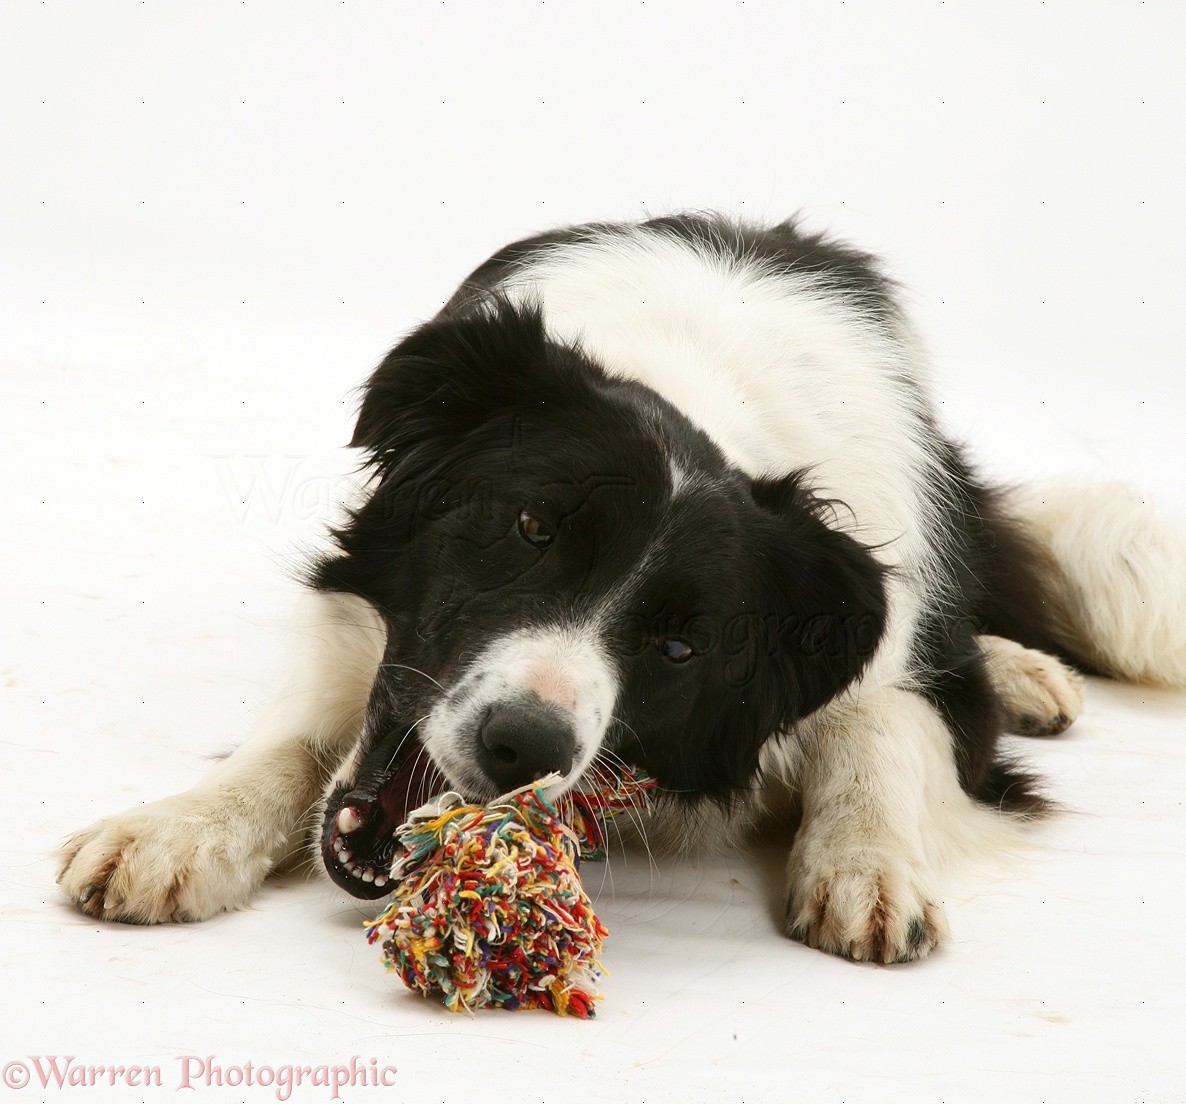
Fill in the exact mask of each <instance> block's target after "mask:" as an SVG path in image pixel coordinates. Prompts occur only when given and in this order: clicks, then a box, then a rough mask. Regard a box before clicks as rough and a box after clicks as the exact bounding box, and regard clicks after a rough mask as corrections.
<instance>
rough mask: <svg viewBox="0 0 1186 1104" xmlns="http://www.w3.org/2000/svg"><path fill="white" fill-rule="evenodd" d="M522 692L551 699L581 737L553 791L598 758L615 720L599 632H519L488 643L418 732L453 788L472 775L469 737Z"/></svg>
mask: <svg viewBox="0 0 1186 1104" xmlns="http://www.w3.org/2000/svg"><path fill="white" fill-rule="evenodd" d="M525 694H533V695H535V696H537V697H540V698H542V699H543V700H545V701H550V702H551V703H552V704H553V705H554V706H555V707H556V708H558V709H560V710H561V711H562V712H563V714H564V715H565V716H566V717H567V718H568V719H569V721H570V722H571V723H572V726H573V731H574V732H575V734H576V748H575V750H574V752H573V765H572V769H571V770H570V771H569V772H568V774H567V775H565V777H564V778H563V780H562V781H560V782H558V783H556V785H555V786H554V787H552V788H551V789H550V790H549V793H550V795H552V796H556V795H558V794H560V793H563V791H564V790H565V789H567V788H568V787H569V786H570V785H572V783H573V782H574V781H575V780H576V779H578V778H580V776H581V774H582V773H584V771H585V770H586V768H587V767H588V766H589V764H590V763H592V762H593V759H594V758H595V757H596V755H597V752H598V750H599V749H600V748H601V742H602V739H603V737H604V735H605V731H606V729H607V728H608V727H609V723H610V719H611V717H612V715H613V709H614V702H615V701H616V700H617V696H618V675H617V672H616V670H615V668H614V665H613V663H612V662H611V660H610V657H609V655H608V653H607V652H606V649H605V647H604V646H603V645H602V643H601V640H600V637H599V635H598V633H597V630H596V628H595V626H592V625H558V626H554V627H552V628H533V629H521V630H517V631H515V632H512V633H509V634H507V635H506V636H503V637H501V638H499V639H497V640H494V641H492V642H491V644H490V645H489V647H487V648H486V649H485V650H484V651H482V652H481V654H479V655H478V656H477V657H476V658H475V659H474V661H473V662H472V663H471V664H470V665H469V666H468V667H467V668H466V672H465V674H464V675H463V676H462V677H461V679H460V680H459V681H458V682H457V684H456V685H455V686H453V687H452V688H451V689H449V690H448V691H447V692H446V693H445V694H444V696H443V697H442V698H441V699H440V701H439V702H438V703H437V704H436V705H435V706H434V707H433V710H432V712H431V713H430V714H429V715H428V718H427V719H426V720H425V721H424V723H423V724H422V725H421V726H420V728H419V730H418V731H419V734H420V739H421V741H422V742H423V743H424V746H425V747H426V748H427V749H428V752H429V754H430V755H431V756H432V758H433V760H434V761H435V762H436V764H437V765H438V766H439V767H440V768H441V769H442V770H443V771H444V772H445V774H447V775H448V776H449V778H450V779H452V780H453V781H454V782H455V783H458V784H460V783H462V782H463V781H464V780H469V779H471V776H473V774H474V765H473V750H472V748H470V747H469V746H468V743H467V738H466V736H465V734H466V733H467V732H472V731H473V730H474V729H475V727H476V719H477V718H478V717H479V716H480V715H481V714H482V713H483V712H484V711H485V710H486V709H487V708H489V707H490V706H492V705H495V704H497V703H499V702H505V701H508V700H511V699H514V698H518V697H522V696H523V695H525Z"/></svg>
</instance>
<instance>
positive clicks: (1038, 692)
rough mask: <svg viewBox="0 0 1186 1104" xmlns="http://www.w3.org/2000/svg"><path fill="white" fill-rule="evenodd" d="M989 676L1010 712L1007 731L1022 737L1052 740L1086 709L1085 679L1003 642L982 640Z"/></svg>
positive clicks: (1055, 662) (993, 638) (989, 638)
mask: <svg viewBox="0 0 1186 1104" xmlns="http://www.w3.org/2000/svg"><path fill="white" fill-rule="evenodd" d="M979 643H980V650H981V651H982V652H983V653H984V658H985V659H986V660H987V662H988V674H989V677H990V678H991V679H992V682H993V685H994V686H995V687H996V689H997V693H998V695H999V696H1000V700H1001V702H1002V704H1003V705H1004V707H1005V709H1006V710H1007V713H1008V715H1007V717H1006V727H1007V729H1008V731H1010V732H1016V733H1019V734H1021V735H1024V736H1049V735H1053V734H1054V733H1057V732H1062V731H1063V730H1064V729H1065V728H1067V727H1069V726H1070V725H1071V724H1073V723H1074V721H1075V718H1076V717H1078V716H1079V714H1080V712H1081V711H1082V709H1083V676H1082V675H1080V674H1079V673H1078V672H1077V671H1072V670H1071V669H1070V668H1069V667H1068V666H1067V665H1066V664H1065V663H1061V662H1059V661H1058V660H1057V659H1055V658H1054V656H1051V655H1047V654H1046V653H1045V652H1038V651H1035V650H1034V649H1033V648H1023V647H1022V646H1021V645H1020V644H1018V643H1017V641H1015V640H1006V639H1005V638H1004V637H1001V636H981V637H980V638H979Z"/></svg>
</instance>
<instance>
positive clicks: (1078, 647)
mask: <svg viewBox="0 0 1186 1104" xmlns="http://www.w3.org/2000/svg"><path fill="white" fill-rule="evenodd" d="M1009 504H1010V506H1011V508H1012V509H1013V511H1014V512H1015V513H1016V515H1017V516H1018V517H1019V518H1020V519H1021V521H1022V522H1023V523H1024V524H1025V525H1026V526H1027V527H1028V528H1029V530H1030V532H1031V534H1032V536H1033V537H1034V538H1035V539H1036V541H1037V543H1038V544H1039V546H1040V547H1041V548H1043V549H1044V550H1045V551H1046V553H1047V554H1048V557H1049V570H1048V572H1047V574H1046V582H1047V585H1048V589H1049V593H1050V598H1051V601H1052V602H1053V603H1054V607H1055V613H1056V615H1057V617H1058V621H1059V629H1060V631H1061V634H1062V636H1063V638H1064V640H1065V641H1066V643H1067V644H1068V645H1069V646H1070V647H1071V648H1072V649H1073V650H1074V651H1075V652H1077V653H1078V654H1079V655H1082V656H1084V657H1085V658H1087V659H1088V660H1090V661H1091V663H1092V664H1093V665H1094V666H1095V667H1096V668H1097V669H1099V670H1100V671H1102V672H1104V673H1105V674H1109V675H1113V676H1114V677H1116V678H1122V679H1128V680H1130V681H1132V682H1147V683H1153V684H1155V685H1160V686H1173V687H1186V529H1184V528H1183V526H1182V525H1180V524H1176V523H1174V522H1171V521H1169V520H1168V519H1165V518H1161V517H1159V516H1158V515H1157V514H1156V513H1155V512H1154V510H1153V509H1152V507H1151V506H1150V505H1149V504H1148V503H1147V502H1145V501H1144V500H1143V499H1142V498H1141V496H1140V494H1139V493H1138V492H1137V491H1135V490H1133V489H1132V488H1131V487H1126V486H1124V485H1123V484H1119V483H1111V484H1103V485H1100V484H1084V483H1074V482H1068V483H1060V484H1056V485H1053V486H1038V487H1025V488H1021V489H1019V490H1016V491H1014V492H1013V493H1012V495H1011V497H1010V502H1009Z"/></svg>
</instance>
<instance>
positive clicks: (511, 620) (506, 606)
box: [312, 298, 885, 801]
mask: <svg viewBox="0 0 1186 1104" xmlns="http://www.w3.org/2000/svg"><path fill="white" fill-rule="evenodd" d="M353 444H354V445H356V446H357V447H360V448H363V449H365V450H366V452H367V455H368V458H369V463H370V465H371V466H372V468H373V469H374V472H375V475H376V477H377V479H378V485H377V489H376V490H375V492H374V493H373V494H372V496H371V497H370V499H369V501H367V502H366V503H365V504H364V505H363V506H362V507H361V508H359V509H358V510H356V511H355V513H354V514H353V516H352V517H351V519H350V521H349V523H348V524H346V525H345V526H343V527H342V528H341V529H340V530H339V531H338V532H337V534H336V536H337V541H338V545H339V552H338V553H337V554H334V555H330V556H326V557H324V558H322V559H321V560H319V561H318V562H317V563H316V565H315V567H314V570H313V573H312V582H313V583H314V585H316V586H318V587H320V588H323V589H329V590H341V591H346V592H349V593H353V594H358V595H361V596H362V597H364V598H367V599H368V600H369V601H371V602H372V603H374V604H375V606H376V607H377V608H378V609H379V610H380V611H382V613H383V615H384V617H385V619H386V621H387V625H388V631H389V636H390V640H391V645H390V648H391V650H392V651H393V654H398V656H399V658H400V662H401V663H403V664H407V665H409V666H412V667H416V668H418V669H419V670H421V671H424V672H427V673H428V674H430V675H431V676H432V677H433V678H434V679H436V680H437V681H438V682H446V681H447V680H449V679H452V678H455V677H456V676H457V675H458V674H459V673H460V672H461V671H462V670H463V669H464V665H465V661H466V659H465V657H467V656H472V655H473V654H475V653H476V652H477V651H478V650H479V649H480V648H481V646H482V645H483V644H484V643H486V642H487V641H488V640H489V639H491V638H492V637H493V636H495V635H497V634H499V633H505V632H507V631H508V630H511V629H514V628H519V627H523V626H529V625H533V624H547V623H549V622H553V621H556V620H559V619H562V618H568V619H571V618H573V617H580V616H581V615H588V616H593V615H594V614H595V613H598V615H599V616H600V617H601V618H602V624H603V631H604V632H605V635H606V638H607V640H608V641H609V642H610V645H611V647H612V650H613V654H614V657H615V662H616V664H617V666H618V669H619V678H620V681H621V693H620V698H619V703H618V705H617V707H616V722H617V723H616V728H615V730H614V732H615V734H616V738H617V741H618V745H619V750H620V752H621V754H623V755H624V756H625V757H627V758H629V759H631V760H633V761H635V762H636V763H637V764H638V765H639V766H641V767H643V768H645V769H647V770H649V771H650V772H651V773H652V774H653V775H654V776H655V777H656V778H657V779H658V780H659V782H660V784H661V785H662V786H663V787H664V788H665V789H666V790H668V791H670V792H672V793H678V794H682V795H687V796H691V797H710V798H714V799H718V800H722V801H727V800H728V799H729V798H730V797H731V796H732V795H733V794H734V793H736V792H737V791H739V790H745V789H748V788H749V787H750V786H751V785H752V783H753V780H754V776H755V773H756V770H757V762H758V753H759V751H760V749H761V746H762V744H763V743H764V742H765V741H766V739H767V738H768V737H769V736H770V735H771V733H773V732H776V731H779V730H782V729H785V728H786V727H788V726H789V725H791V724H793V722H794V721H795V720H797V719H798V718H799V717H802V716H804V715H806V714H807V713H809V712H811V711H812V710H814V709H816V708H817V707H818V706H820V705H822V704H823V703H824V702H825V701H827V700H828V699H829V698H831V697H833V696H834V695H835V694H836V693H838V692H839V691H840V690H841V689H842V688H843V687H844V686H846V685H847V684H848V683H850V682H851V681H852V680H853V679H854V678H856V677H857V676H858V675H859V673H860V671H861V670H862V668H863V667H864V665H865V663H866V662H867V660H868V659H869V657H870V656H871V654H872V653H873V651H874V650H875V648H876V645H877V643H878V640H879V639H880V634H881V631H882V622H883V619H884V614H885V602H884V593H883V586H882V569H881V567H880V566H879V565H878V563H877V561H876V560H875V559H874V557H873V556H872V555H871V553H870V552H869V551H868V550H867V549H865V548H863V547H862V546H861V545H860V544H859V543H858V542H857V541H855V540H854V539H853V538H852V537H850V536H847V535H845V534H843V533H841V532H839V531H838V530H836V529H834V528H832V527H831V526H830V525H829V524H828V523H827V520H826V518H827V508H826V505H825V504H822V503H820V502H818V501H816V500H815V498H814V497H813V496H812V495H811V493H810V491H809V490H808V489H807V486H806V483H805V481H804V480H803V478H802V475H801V474H800V475H794V476H790V477H788V478H785V479H781V480H778V481H758V482H754V481H752V480H750V479H749V478H747V477H746V476H744V475H743V474H741V473H740V472H738V471H736V470H735V469H733V468H731V467H730V466H729V465H728V464H726V462H725V461H724V459H723V457H722V456H721V454H720V452H719V450H718V449H717V448H716V447H715V446H714V445H713V444H712V442H711V441H709V439H708V438H707V437H706V436H705V435H704V434H703V433H702V432H701V431H700V430H698V429H696V428H695V427H694V426H692V424H691V423H690V422H688V420H687V419H686V418H685V417H684V416H683V415H682V414H680V413H679V412H678V411H676V410H675V409H674V408H673V407H672V406H670V404H668V403H666V402H664V401H663V400H662V399H660V398H659V397H658V396H657V395H655V394H654V393H653V392H651V391H649V390H648V389H646V388H644V387H642V386H640V385H638V384H633V383H629V382H622V381H620V380H615V379H611V378H610V377H608V376H607V375H606V374H605V373H604V372H602V371H601V370H600V369H599V368H598V367H597V366H596V365H595V364H593V363H591V362H590V361H588V359H587V358H585V357H584V356H583V355H582V354H581V353H580V352H578V351H577V350H575V349H572V348H568V347H565V346H562V345H559V344H556V343H554V342H551V341H549V340H548V339H547V338H546V336H545V333H544V328H543V324H542V320H541V318H540V317H539V315H538V313H536V312H534V311H532V310H524V309H516V308H514V307H512V306H510V305H509V304H507V303H505V302H502V301H499V300H497V299H489V298H488V299H487V300H486V301H485V302H484V303H483V304H482V305H481V306H480V308H476V309H471V310H468V311H464V312H460V313H450V312H447V313H445V314H443V315H441V316H440V317H438V318H437V319H436V320H434V321H432V322H430V323H428V324H426V325H424V326H422V327H421V328H420V329H419V330H417V331H416V332H415V333H413V334H412V335H411V336H410V337H408V338H407V339H406V340H405V341H404V342H402V343H401V344H400V345H399V346H397V348H396V349H395V350H393V351H392V353H391V354H390V355H389V356H388V357H387V358H386V360H384V362H383V363H382V364H381V365H380V367H379V368H378V370H377V371H376V372H375V373H374V375H373V376H372V377H371V380H370V382H369V383H368V385H367V388H366V394H365V398H364V400H363V404H362V408H361V412H360V414H359V419H358V425H357V428H356V431H355V435H354V440H353ZM673 458H676V459H678V461H679V462H680V463H681V464H683V465H685V466H686V467H687V469H688V470H689V471H692V472H695V473H697V475H698V477H699V478H700V479H701V480H702V482H701V483H700V484H699V485H698V489H697V491H696V493H694V494H685V495H680V496H678V497H676V498H674V499H673V498H672V496H671V493H670V475H669V463H670V462H671V460H672V459H673ZM525 506H528V507H530V508H531V510H532V511H533V513H535V514H537V515H538V516H540V517H541V518H543V519H545V520H546V521H548V522H549V523H550V524H551V525H552V526H553V527H554V528H555V529H556V531H557V533H558V538H557V540H556V544H555V547H554V548H550V549H549V550H548V551H547V552H546V553H544V554H542V555H541V554H540V553H538V552H537V551H536V550H534V549H533V548H531V547H530V546H528V545H527V544H526V543H525V542H524V541H523V540H522V539H520V537H519V536H518V535H517V533H516V531H515V528H516V525H515V523H516V519H517V517H518V515H519V512H520V509H521V508H523V507H525ZM644 551H646V552H647V554H648V557H649V558H648V563H649V567H648V568H647V570H645V571H644V572H642V573H641V574H640V575H638V576H637V577H634V576H633V575H632V573H633V572H634V571H635V568H636V565H637V564H638V563H639V562H641V560H642V558H643V553H644ZM628 578H629V579H632V583H631V585H630V587H629V588H628V591H627V592H626V593H621V589H622V585H623V581H624V580H626V579H628ZM607 603H608V608H607ZM672 633H678V634H679V635H681V636H683V637H686V638H687V639H689V640H690V641H691V642H692V643H693V644H694V645H695V646H696V650H697V653H698V654H697V656H696V658H695V659H694V660H693V661H692V662H690V663H688V664H687V665H685V666H672V665H671V664H670V663H669V661H668V660H666V659H665V658H664V657H663V656H662V654H661V653H660V651H659V650H658V649H657V648H656V647H655V646H654V640H655V639H656V638H657V637H661V636H664V635H670V634H672ZM380 684H381V687H380V686H377V688H376V693H382V694H383V695H384V701H385V702H388V701H390V700H397V701H399V703H400V704H399V706H398V708H396V709H395V710H394V711H392V710H391V709H390V708H388V709H387V715H385V719H384V721H383V723H382V725H381V726H379V730H377V731H374V732H373V733H372V739H373V740H374V741H378V742H382V741H385V740H392V739H395V738H397V737H400V734H402V733H403V732H404V730H405V729H406V727H407V726H408V725H410V724H411V722H412V721H413V720H414V719H415V718H416V717H417V716H420V715H421V714H422V713H423V712H424V711H425V708H426V707H427V706H428V704H429V702H430V701H431V700H432V698H433V695H434V694H435V692H436V691H435V690H434V687H433V686H432V685H431V684H430V683H428V682H426V681H424V680H417V679H416V678H415V677H414V676H409V675H408V674H407V672H406V671H400V670H398V669H392V670H391V671H390V672H388V671H386V670H385V671H384V672H382V673H381V675H380ZM393 686H395V687H397V688H398V692H396V693H393V692H392V689H391V688H392V687H393ZM475 788H480V785H479V784H478V783H477V782H476V783H475Z"/></svg>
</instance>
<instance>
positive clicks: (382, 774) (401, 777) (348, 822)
mask: <svg viewBox="0 0 1186 1104" xmlns="http://www.w3.org/2000/svg"><path fill="white" fill-rule="evenodd" d="M391 748H392V745H391V743H390V742H388V741H384V742H383V744H382V745H381V746H380V747H378V748H376V749H375V751H374V752H372V753H371V755H370V756H369V757H368V759H367V760H366V762H364V763H363V765H362V767H361V769H360V770H359V773H358V782H357V783H356V785H355V786H354V789H352V790H348V789H347V788H346V787H345V786H339V787H338V788H337V789H336V790H334V792H333V793H332V794H331V795H330V797H329V800H328V801H327V802H326V806H325V821H324V823H323V825H322V829H321V857H322V859H323V861H324V862H325V869H326V871H328V873H329V876H330V878H331V879H333V881H334V882H335V883H337V884H338V885H340V886H341V887H342V888H343V889H344V890H346V891H347V892H348V893H352V894H353V895H354V896H355V897H363V898H366V899H367V900H374V899H375V898H378V897H382V896H384V895H385V894H387V893H390V892H391V887H390V883H389V874H390V871H391V860H392V859H393V858H394V856H395V850H396V847H397V844H396V841H395V830H396V829H397V828H398V827H399V826H400V825H401V824H403V823H404V822H405V821H406V820H407V817H408V813H409V812H410V811H411V810H412V809H414V808H416V807H418V806H419V805H422V804H423V803H424V802H425V801H427V800H428V799H429V798H431V797H433V796H434V795H436V794H438V793H440V792H441V791H442V790H445V789H447V788H448V782H447V781H446V779H445V777H444V775H442V774H441V773H440V771H438V770H437V769H436V767H435V765H434V764H433V762H432V759H431V758H430V756H429V755H428V752H427V751H425V749H424V746H423V745H422V744H421V743H420V742H419V741H418V740H416V739H414V738H409V739H406V740H401V741H400V743H399V744H398V745H397V750H396V751H395V752H394V753H393V752H392V750H391Z"/></svg>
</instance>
